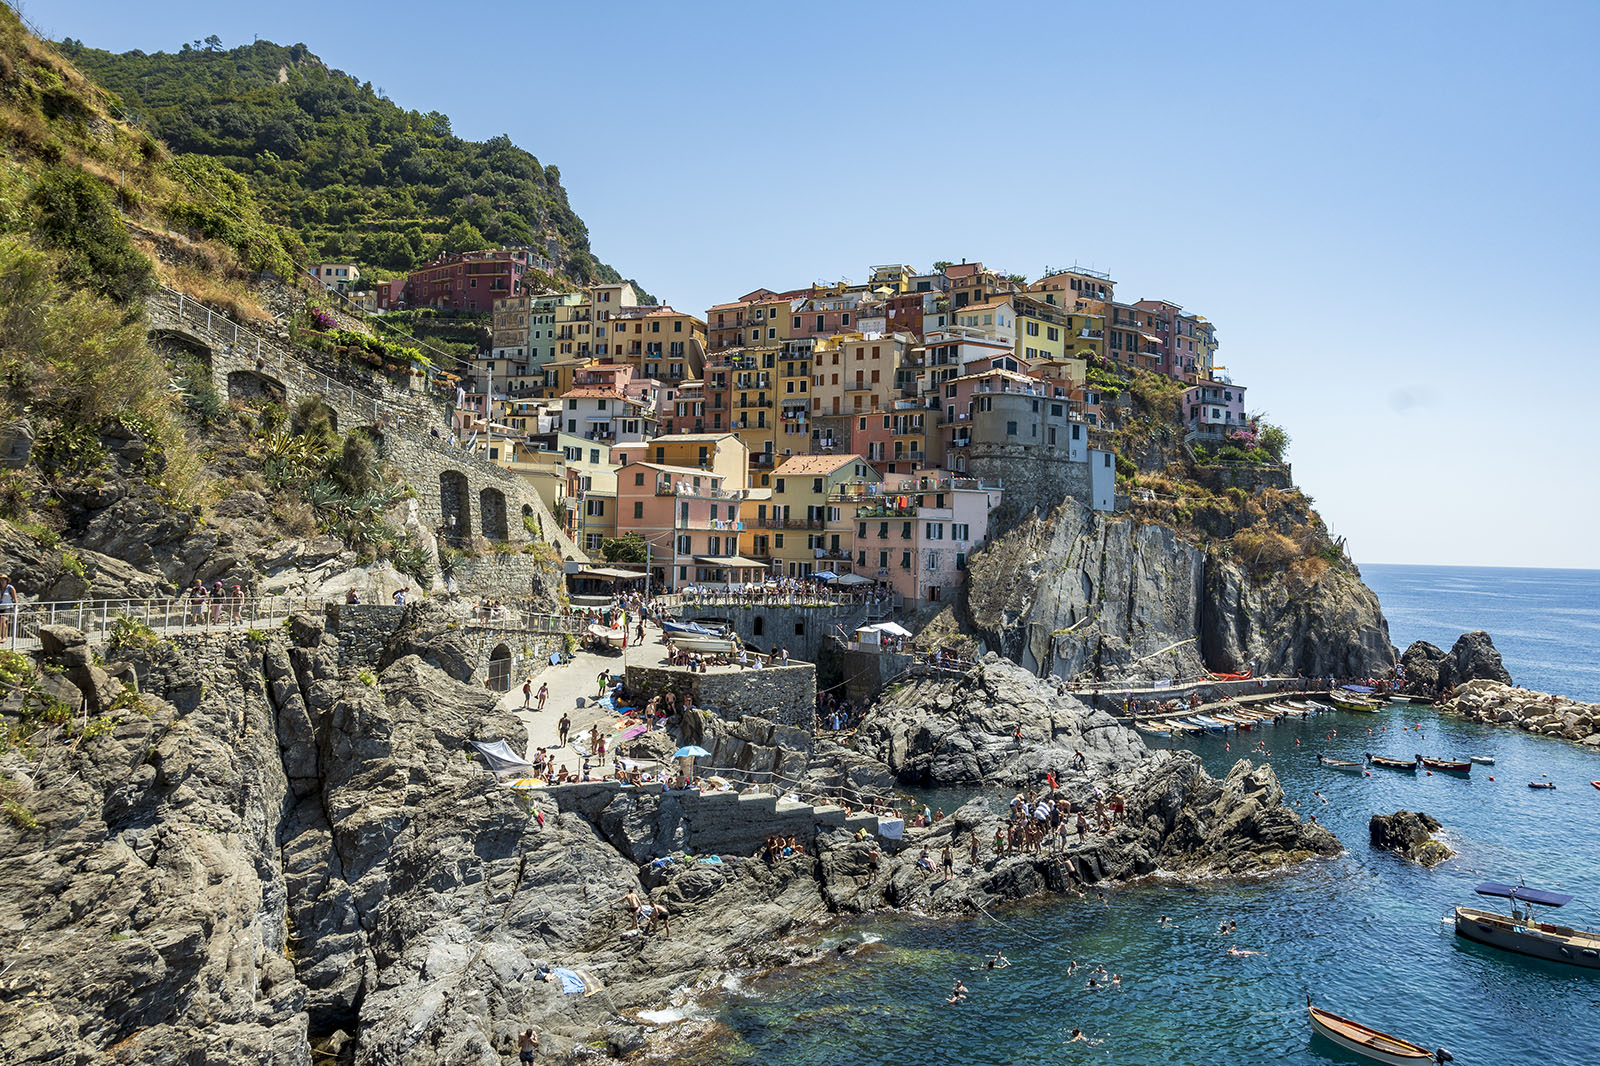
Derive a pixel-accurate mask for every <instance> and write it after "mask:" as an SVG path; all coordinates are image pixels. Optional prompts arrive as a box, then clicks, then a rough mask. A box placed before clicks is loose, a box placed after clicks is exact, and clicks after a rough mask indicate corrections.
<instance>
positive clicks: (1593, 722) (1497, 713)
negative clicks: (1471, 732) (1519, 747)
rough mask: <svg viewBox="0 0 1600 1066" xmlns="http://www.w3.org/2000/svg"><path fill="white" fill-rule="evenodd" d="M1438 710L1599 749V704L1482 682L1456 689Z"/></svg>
mask: <svg viewBox="0 0 1600 1066" xmlns="http://www.w3.org/2000/svg"><path fill="white" fill-rule="evenodd" d="M1439 710H1441V711H1443V712H1444V713H1445V714H1459V715H1460V716H1461V717H1463V718H1465V719H1467V720H1468V721H1472V722H1488V723H1491V724H1494V725H1506V726H1512V727H1514V728H1516V729H1522V730H1525V731H1527V732H1529V733H1538V734H1539V735H1540V736H1546V737H1560V738H1562V739H1563V740H1576V741H1579V742H1581V743H1583V744H1585V745H1587V746H1589V747H1592V748H1600V703H1580V702H1578V701H1577V700H1572V699H1568V698H1567V697H1565V696H1556V695H1552V694H1550V693H1548V692H1533V691H1531V690H1529V689H1523V688H1513V687H1512V686H1510V685H1507V684H1502V683H1501V682H1499V681H1488V680H1482V679H1480V680H1476V681H1468V682H1466V683H1465V684H1463V685H1458V686H1456V688H1455V689H1453V690H1451V691H1450V692H1449V693H1448V696H1447V698H1446V699H1445V701H1444V702H1443V703H1441V704H1440V705H1439Z"/></svg>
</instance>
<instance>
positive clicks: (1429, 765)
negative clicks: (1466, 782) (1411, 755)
mask: <svg viewBox="0 0 1600 1066" xmlns="http://www.w3.org/2000/svg"><path fill="white" fill-rule="evenodd" d="M1417 761H1418V762H1419V763H1421V764H1422V765H1423V767H1424V768H1425V769H1428V770H1442V771H1443V772H1445V773H1447V774H1470V773H1471V772H1472V764H1471V763H1470V762H1462V761H1460V760H1459V759H1429V758H1426V757H1425V756H1422V755H1418V756H1417Z"/></svg>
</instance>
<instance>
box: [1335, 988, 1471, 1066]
mask: <svg viewBox="0 0 1600 1066" xmlns="http://www.w3.org/2000/svg"><path fill="white" fill-rule="evenodd" d="M1306 1010H1308V1011H1309V1012H1310V1013H1311V1031H1312V1032H1314V1033H1316V1034H1317V1035H1318V1036H1320V1037H1323V1038H1324V1039H1326V1040H1329V1041H1332V1042H1333V1043H1335V1044H1337V1045H1339V1046H1340V1047H1342V1048H1344V1049H1345V1050H1346V1051H1353V1052H1355V1053H1356V1054H1357V1055H1360V1056H1362V1057H1363V1058H1368V1059H1371V1060H1373V1061H1374V1062H1387V1063H1391V1064H1392V1066H1407V1064H1418V1066H1420V1064H1422V1063H1427V1062H1453V1061H1454V1056H1453V1055H1451V1054H1450V1052H1448V1051H1446V1050H1445V1049H1444V1048H1439V1049H1438V1050H1437V1051H1429V1050H1428V1049H1427V1048H1425V1047H1423V1046H1422V1045H1420V1044H1413V1043H1412V1042H1411V1041H1409V1040H1402V1039H1401V1038H1400V1037H1398V1036H1391V1035H1390V1034H1388V1033H1385V1032H1383V1031H1381V1030H1378V1029H1374V1028H1372V1027H1371V1026H1369V1025H1363V1024H1361V1023H1360V1022H1357V1021H1352V1020H1351V1019H1349V1018H1344V1017H1341V1016H1339V1015H1337V1014H1334V1013H1333V1012H1332V1011H1326V1010H1323V1009H1322V1008H1321V1007H1315V1006H1312V1004H1311V997H1310V995H1307V996H1306Z"/></svg>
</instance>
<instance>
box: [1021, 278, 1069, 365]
mask: <svg viewBox="0 0 1600 1066" xmlns="http://www.w3.org/2000/svg"><path fill="white" fill-rule="evenodd" d="M1010 300H1011V307H1012V310H1013V311H1014V312H1015V313H1016V318H1017V339H1016V349H1015V351H1016V356H1017V358H1018V359H1020V360H1024V361H1030V362H1031V361H1032V360H1035V359H1060V358H1061V357H1062V356H1063V355H1064V354H1065V353H1066V343H1067V340H1066V338H1067V333H1068V330H1069V326H1068V324H1067V321H1066V320H1067V319H1068V318H1070V317H1071V316H1070V315H1069V314H1068V313H1067V312H1066V310H1065V309H1063V308H1060V307H1057V306H1055V305H1054V304H1050V303H1046V302H1045V301H1044V300H1039V299H1035V298H1033V297H1031V296H1024V295H1020V294H1019V295H1015V296H1012V297H1011V298H1010Z"/></svg>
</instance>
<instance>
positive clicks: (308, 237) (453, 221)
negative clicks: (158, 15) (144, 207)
mask: <svg viewBox="0 0 1600 1066" xmlns="http://www.w3.org/2000/svg"><path fill="white" fill-rule="evenodd" d="M60 49H61V51H62V53H63V54H64V55H66V56H67V57H68V58H70V59H71V60H72V61H73V62H74V63H75V64H77V65H78V66H79V67H80V68H81V69H82V70H83V71H84V72H85V73H87V74H89V75H90V76H91V77H93V78H94V79H95V80H96V81H97V82H99V83H100V84H101V85H103V86H104V87H105V88H107V89H109V90H111V91H112V92H113V93H115V94H116V95H117V96H118V97H119V98H120V99H121V101H122V103H123V104H124V106H125V107H126V108H127V110H128V111H129V112H132V113H133V114H135V115H137V116H138V117H139V119H140V120H141V121H142V122H144V123H146V124H147V125H148V126H149V127H150V128H152V129H153V130H154V131H155V132H156V133H157V134H158V135H159V136H160V137H161V139H162V140H163V141H165V142H166V143H167V144H168V145H169V146H170V147H171V148H172V149H173V151H175V152H184V153H195V154H197V155H203V156H208V157H211V158H213V159H216V160H218V161H219V162H221V163H222V164H224V165H225V166H227V167H228V168H229V169H231V170H234V171H236V172H238V173H240V174H244V175H247V176H248V177H249V179H250V181H251V184H252V185H253V186H254V188H255V191H256V197H257V199H258V200H259V201H260V202H261V204H262V206H263V209H264V210H265V211H266V213H267V215H268V216H269V217H270V218H272V219H273V220H274V221H276V222H279V223H281V224H283V225H285V226H287V227H289V228H290V229H292V230H293V231H294V232H295V233H296V234H298V235H299V237H300V239H301V240H303V241H304V242H305V245H306V247H307V249H308V250H309V251H310V253H311V255H312V256H313V257H314V258H316V259H322V260H344V259H352V260H355V261H357V262H360V263H363V264H367V265H371V266H377V267H380V268H384V269H387V270H390V271H403V270H405V269H407V268H410V267H412V266H415V265H417V264H418V263H421V262H424V261H426V260H427V259H429V258H431V257H432V256H434V255H437V254H439V253H441V252H446V253H448V252H453V251H461V250H466V249H469V248H475V247H483V246H485V245H499V244H530V245H533V246H535V247H543V248H545V249H547V251H548V254H549V255H550V256H551V258H553V259H554V260H555V261H556V265H557V269H558V271H559V272H560V273H561V274H563V275H564V276H566V277H567V278H568V279H569V280H572V281H575V282H589V281H616V280H620V279H619V277H618V275H617V273H616V271H614V270H612V269H611V268H610V267H608V266H606V265H605V264H603V263H601V262H599V261H598V260H597V259H596V258H595V257H594V255H593V254H592V253H591V252H590V250H589V234H588V230H587V229H586V227H585V226H584V224H583V220H582V219H580V218H579V217H578V216H577V214H576V213H575V212H574V211H573V209H572V205H571V204H569V203H568V202H567V193H566V190H565V189H563V188H562V187H561V175H560V173H559V172H558V171H557V170H556V168H555V167H553V166H543V165H541V164H540V162H539V160H538V159H536V158H534V156H533V155H532V154H530V153H528V152H525V151H523V150H522V149H520V148H518V147H517V146H515V145H514V144H512V143H511V140H510V139H509V138H508V137H505V136H500V137H495V138H492V139H491V140H488V141H482V142H479V141H468V140H463V139H462V138H460V137H457V136H455V135H454V134H453V133H452V132H451V130H450V119H449V118H448V117H447V116H445V115H442V114H440V113H438V112H429V113H427V114H423V113H421V112H417V111H406V110H403V109H401V108H399V107H397V106H395V105H394V104H393V103H391V102H389V101H388V100H386V99H384V98H383V97H381V96H379V95H378V94H377V93H376V92H374V91H373V88H372V85H371V83H370V82H369V83H366V84H363V83H361V82H359V81H357V80H356V79H355V78H354V77H352V76H350V75H348V74H345V73H343V72H342V71H338V70H333V69H332V68H330V67H328V66H327V65H325V64H324V63H323V62H322V61H321V60H320V59H318V58H317V57H316V56H315V55H313V54H312V53H311V52H310V51H309V50H308V49H307V48H306V46H305V45H303V44H296V45H292V46H284V45H278V44H273V43H271V42H269V41H257V42H256V43H254V44H251V45H246V46H242V47H239V48H235V49H232V50H229V51H224V50H222V49H221V47H220V44H219V43H218V42H217V41H216V39H215V38H212V39H211V40H210V41H209V42H204V43H201V45H200V47H193V46H191V45H184V46H183V49H182V50H181V51H179V52H176V53H168V52H157V53H155V54H154V55H148V54H146V53H144V52H139V51H134V52H124V53H121V54H117V53H112V52H107V51H103V50H101V49H97V48H87V47H85V46H84V45H83V43H82V42H81V41H73V40H71V39H68V40H66V41H63V42H61V45H60Z"/></svg>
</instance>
